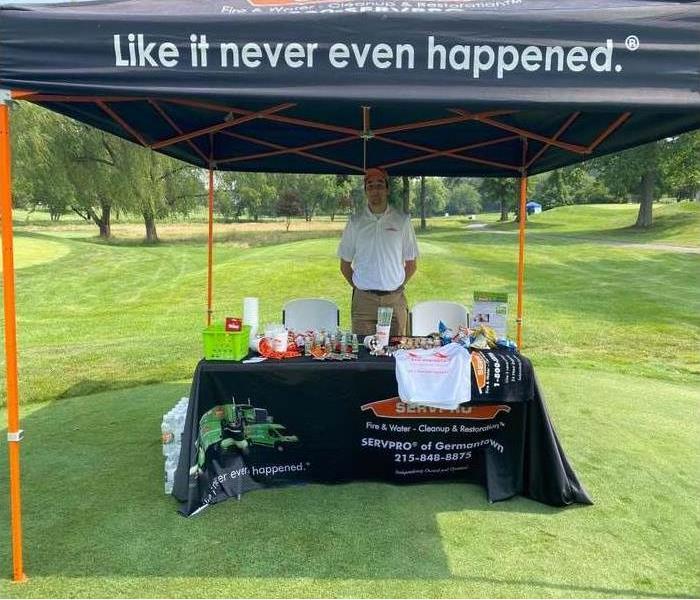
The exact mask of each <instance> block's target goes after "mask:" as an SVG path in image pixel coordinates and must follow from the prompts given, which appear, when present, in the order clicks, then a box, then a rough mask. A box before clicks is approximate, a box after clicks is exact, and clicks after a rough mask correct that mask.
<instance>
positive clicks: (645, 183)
mask: <svg viewBox="0 0 700 600" xmlns="http://www.w3.org/2000/svg"><path fill="white" fill-rule="evenodd" d="M655 179H656V174H655V173H654V171H652V170H649V171H647V172H646V173H644V175H642V197H641V201H640V203H639V213H638V214H637V222H636V223H635V227H643V228H648V227H651V219H652V206H653V204H654V183H655Z"/></svg>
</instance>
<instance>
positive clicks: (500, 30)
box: [0, 0, 700, 176]
mask: <svg viewBox="0 0 700 600" xmlns="http://www.w3.org/2000/svg"><path fill="white" fill-rule="evenodd" d="M0 87H5V88H8V89H12V90H16V91H20V92H23V93H26V95H24V96H22V97H24V98H26V99H29V100H33V101H35V102H39V103H41V104H43V105H45V106H47V107H48V108H51V109H53V110H56V111H58V112H62V113H64V114H66V115H69V116H71V117H74V118H76V119H78V120H80V121H83V122H86V123H89V124H91V125H94V126H96V127H99V128H101V129H105V130H107V131H110V132H112V133H115V134H117V135H119V136H121V137H124V138H126V139H129V140H132V141H135V142H137V143H140V144H143V145H146V146H149V147H151V148H153V149H155V150H158V151H161V152H165V153H167V154H169V155H171V156H174V157H177V158H179V159H182V160H185V161H188V162H190V163H193V164H196V165H200V166H215V167H216V168H217V169H220V170H239V171H268V172H274V171H285V172H313V173H360V172H362V171H363V169H364V168H365V167H366V166H383V167H385V168H387V169H388V171H389V172H390V173H391V174H395V175H443V176H470V175H471V176H518V175H520V174H522V173H523V172H526V173H529V174H534V173H539V172H543V171H547V170H550V169H553V168H557V167H561V166H563V165H567V164H571V163H575V162H578V161H581V160H585V159H587V158H590V157H592V156H596V155H600V154H605V153H609V152H614V151H618V150H621V149H624V148H628V147H631V146H635V145H638V144H642V143H644V142H649V141H652V140H655V139H660V138H663V137H667V136H672V135H675V134H678V133H681V132H683V131H687V130H690V129H694V128H697V127H700V2H688V1H685V2H671V1H648V0H610V1H607V2H602V1H590V0H589V1H581V0H558V1H555V0H494V1H482V0H347V1H343V0H341V1H325V0H116V1H107V2H84V3H72V4H61V5H50V6H49V5H44V6H40V7H36V6H33V7H29V8H26V7H25V8H19V7H15V8H5V9H2V10H1V11H0Z"/></svg>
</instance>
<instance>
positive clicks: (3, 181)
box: [0, 99, 26, 581]
mask: <svg viewBox="0 0 700 600" xmlns="http://www.w3.org/2000/svg"><path fill="white" fill-rule="evenodd" d="M0 219H1V220H2V225H1V227H2V291H3V303H4V309H5V359H6V363H7V382H6V385H7V448H8V453H9V463H10V523H11V532H12V533H11V538H12V580H13V581H25V580H26V576H25V574H24V565H23V563H22V505H21V501H20V473H19V442H20V440H21V439H22V430H21V429H20V428H19V393H18V390H19V387H18V383H17V381H18V372H17V320H16V319H17V315H16V314H15V263H14V249H13V244H12V236H13V232H12V175H11V172H10V115H9V109H8V107H7V103H6V102H5V101H3V100H2V99H0Z"/></svg>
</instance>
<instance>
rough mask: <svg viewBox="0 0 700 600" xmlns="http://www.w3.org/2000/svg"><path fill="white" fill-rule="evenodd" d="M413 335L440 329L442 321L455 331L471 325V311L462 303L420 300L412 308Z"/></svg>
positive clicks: (425, 333) (427, 333)
mask: <svg viewBox="0 0 700 600" xmlns="http://www.w3.org/2000/svg"><path fill="white" fill-rule="evenodd" d="M410 320H411V335H429V334H431V333H433V332H436V331H437V330H438V327H439V324H440V321H442V322H443V323H444V324H445V325H446V326H447V327H449V328H450V329H452V330H453V331H454V330H456V329H457V327H459V326H460V325H469V313H468V312H467V309H466V307H465V306H463V305H462V304H458V303H457V302H444V301H442V300H429V301H427V302H419V303H418V304H416V305H415V306H414V307H413V309H412V310H411V314H410Z"/></svg>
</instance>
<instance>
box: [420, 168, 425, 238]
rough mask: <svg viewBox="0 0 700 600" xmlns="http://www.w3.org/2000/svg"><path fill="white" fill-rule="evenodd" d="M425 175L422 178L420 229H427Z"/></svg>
mask: <svg viewBox="0 0 700 600" xmlns="http://www.w3.org/2000/svg"><path fill="white" fill-rule="evenodd" d="M425 192H426V189H425V176H424V175H421V178H420V230H421V231H425V230H426V224H425Z"/></svg>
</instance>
